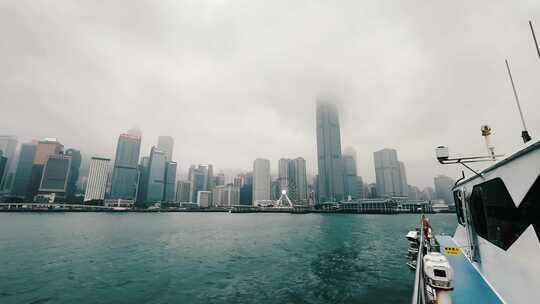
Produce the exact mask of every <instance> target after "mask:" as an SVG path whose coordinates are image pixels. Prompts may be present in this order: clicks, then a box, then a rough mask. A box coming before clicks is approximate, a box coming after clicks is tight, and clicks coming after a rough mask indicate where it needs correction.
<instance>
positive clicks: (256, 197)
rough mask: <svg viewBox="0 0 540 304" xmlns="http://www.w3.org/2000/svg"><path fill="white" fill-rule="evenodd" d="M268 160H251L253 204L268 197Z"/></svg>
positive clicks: (269, 188)
mask: <svg viewBox="0 0 540 304" xmlns="http://www.w3.org/2000/svg"><path fill="white" fill-rule="evenodd" d="M270 184H271V182H270V161H269V160H268V159H262V158H257V159H256V160H255V161H254V162H253V205H254V206H256V205H257V204H258V203H259V202H260V201H266V200H269V199H270V190H271V187H270Z"/></svg>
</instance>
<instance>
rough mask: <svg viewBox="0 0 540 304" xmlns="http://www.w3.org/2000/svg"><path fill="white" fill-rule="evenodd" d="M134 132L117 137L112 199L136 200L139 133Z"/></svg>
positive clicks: (139, 149)
mask: <svg viewBox="0 0 540 304" xmlns="http://www.w3.org/2000/svg"><path fill="white" fill-rule="evenodd" d="M135 131H136V130H131V131H130V133H131V134H129V133H128V134H120V136H119V137H118V144H117V146H116V156H115V160H114V168H113V174H112V182H111V195H110V197H111V198H112V199H127V200H135V199H136V195H137V186H138V179H139V172H138V168H139V154H140V151H141V136H140V132H139V133H137V132H135Z"/></svg>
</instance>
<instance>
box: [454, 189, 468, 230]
mask: <svg viewBox="0 0 540 304" xmlns="http://www.w3.org/2000/svg"><path fill="white" fill-rule="evenodd" d="M454 203H455V204H456V214H457V219H458V223H460V224H461V225H462V226H465V215H464V213H463V208H464V205H463V198H462V197H461V191H459V190H456V191H454Z"/></svg>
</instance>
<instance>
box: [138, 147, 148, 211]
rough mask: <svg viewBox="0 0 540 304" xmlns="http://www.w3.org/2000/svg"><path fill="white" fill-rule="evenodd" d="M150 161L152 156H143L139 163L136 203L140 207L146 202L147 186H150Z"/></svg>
mask: <svg viewBox="0 0 540 304" xmlns="http://www.w3.org/2000/svg"><path fill="white" fill-rule="evenodd" d="M149 163H150V157H148V156H144V157H141V161H140V163H139V184H138V186H137V200H136V203H137V205H138V206H139V207H141V206H144V204H145V203H146V188H147V187H148V168H149V167H148V166H149Z"/></svg>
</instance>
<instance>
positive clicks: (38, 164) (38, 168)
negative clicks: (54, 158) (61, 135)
mask: <svg viewBox="0 0 540 304" xmlns="http://www.w3.org/2000/svg"><path fill="white" fill-rule="evenodd" d="M62 149H64V146H63V145H62V144H61V143H60V142H58V141H57V140H56V138H46V139H44V140H41V141H39V142H38V144H37V147H36V153H35V155H34V160H33V162H32V173H31V176H30V184H29V187H28V191H27V192H26V199H27V200H28V201H33V199H34V196H36V195H37V194H38V191H39V188H40V184H41V179H42V177H43V168H44V167H45V164H46V163H47V160H48V159H49V156H50V155H58V154H60V152H61V151H62Z"/></svg>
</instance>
